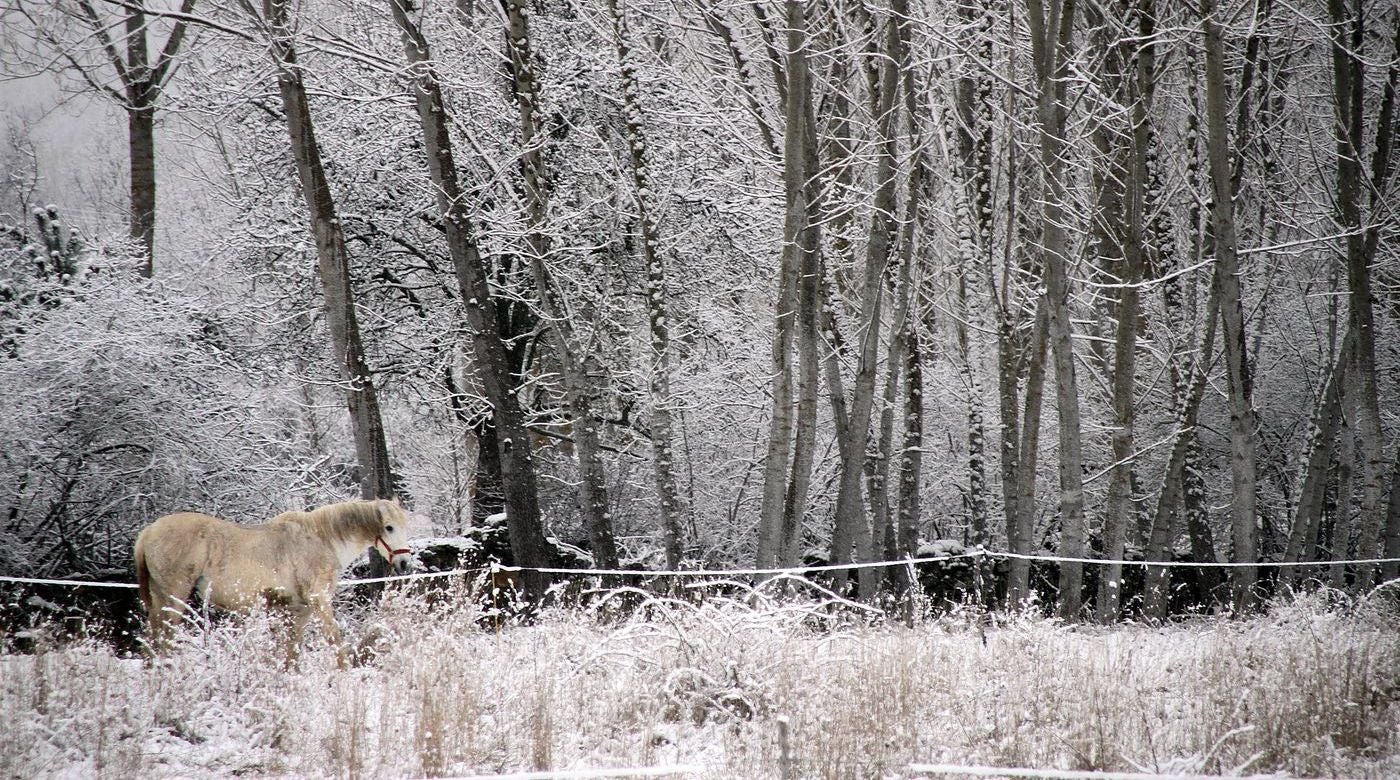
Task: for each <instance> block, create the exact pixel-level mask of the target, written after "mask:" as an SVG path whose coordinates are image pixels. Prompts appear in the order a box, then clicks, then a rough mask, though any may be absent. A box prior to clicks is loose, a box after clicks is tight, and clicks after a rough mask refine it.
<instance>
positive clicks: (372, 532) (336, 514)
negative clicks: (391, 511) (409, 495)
mask: <svg viewBox="0 0 1400 780" xmlns="http://www.w3.org/2000/svg"><path fill="white" fill-rule="evenodd" d="M379 504H380V502H379V501H342V502H341V503H339V504H327V505H326V506H323V507H318V508H316V509H313V510H311V511H310V512H284V513H282V514H280V515H278V516H276V517H274V518H272V519H271V520H269V521H268V522H270V523H296V524H297V525H299V526H301V527H302V528H305V529H307V530H308V531H311V532H312V533H314V534H316V535H317V536H320V537H321V538H322V539H325V540H327V541H331V542H360V541H365V540H371V541H372V540H373V539H374V538H375V537H376V536H378V535H379V533H380V528H381V527H382V524H381V520H380V518H379Z"/></svg>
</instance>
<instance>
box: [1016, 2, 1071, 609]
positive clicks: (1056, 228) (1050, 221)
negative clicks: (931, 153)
mask: <svg viewBox="0 0 1400 780" xmlns="http://www.w3.org/2000/svg"><path fill="white" fill-rule="evenodd" d="M1026 8H1027V10H1028V11H1029V22H1030V28H1031V52H1032V58H1033V60H1034V65H1035V75H1036V86H1037V91H1038V92H1037V100H1038V102H1037V109H1036V119H1037V121H1038V123H1039V139H1040V165H1041V168H1042V170H1043V176H1044V182H1045V202H1044V204H1043V206H1042V215H1041V250H1042V252H1043V253H1044V268H1045V296H1046V301H1047V307H1046V308H1047V314H1048V316H1049V327H1050V330H1049V340H1050V348H1051V355H1052V358H1053V360H1052V362H1053V365H1054V369H1055V400H1056V408H1057V412H1058V414H1059V423H1060V546H1059V554H1060V555H1062V556H1064V557H1066V558H1081V557H1083V555H1084V537H1085V530H1086V529H1085V527H1084V473H1083V464H1084V456H1083V441H1082V439H1081V436H1080V420H1079V388H1078V383H1077V380H1076V377H1075V371H1074V342H1073V340H1072V337H1071V333H1070V306H1071V304H1070V300H1069V279H1068V265H1069V255H1068V251H1069V242H1068V237H1067V235H1066V232H1065V227H1064V226H1065V224H1066V221H1067V214H1066V211H1065V204H1066V199H1067V195H1066V193H1065V185H1064V178H1065V160H1064V151H1065V135H1064V134H1065V104H1064V92H1065V86H1064V85H1065V79H1066V78H1067V77H1068V76H1067V70H1068V68H1067V65H1066V63H1067V61H1068V59H1069V55H1070V45H1071V32H1072V30H1073V27H1074V10H1075V5H1074V0H1050V2H1049V3H1045V2H1044V1H1043V0H1026ZM1083 583H1084V565H1083V564H1081V563H1076V562H1066V563H1062V564H1060V580H1059V590H1060V608H1059V612H1060V615H1061V616H1062V617H1064V618H1065V619H1067V620H1072V619H1076V618H1078V617H1079V611H1080V606H1081V605H1082V603H1083V596H1082V592H1081V591H1082V589H1083Z"/></svg>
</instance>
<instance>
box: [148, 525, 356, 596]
mask: <svg viewBox="0 0 1400 780" xmlns="http://www.w3.org/2000/svg"><path fill="white" fill-rule="evenodd" d="M303 535H304V532H303V531H302V530H301V529H300V528H299V527H297V526H295V525H291V524H285V523H277V522H275V521H274V522H268V523H261V524H258V525H241V524H238V523H233V522H230V521H228V520H223V519H220V518H217V517H212V516H210V515H206V514H201V513H199V512H180V513H177V514H173V515H166V516H165V517H162V518H160V519H158V520H156V521H155V522H154V523H151V524H150V525H149V526H147V527H146V528H145V530H143V531H142V532H141V533H140V535H139V536H138V537H137V548H138V549H139V550H141V552H142V554H144V556H145V559H146V560H145V564H146V566H147V569H148V572H149V576H150V577H151V578H152V580H153V581H154V582H156V583H158V584H159V585H160V587H162V588H163V589H164V590H165V592H166V593H169V594H170V595H173V596H176V597H177V598H181V599H186V598H188V596H189V594H190V593H191V592H192V591H193V589H194V588H195V587H196V584H197V583H199V582H203V586H202V587H204V588H206V589H207V592H203V593H201V595H202V596H203V597H205V598H207V599H208V600H209V602H210V603H212V604H213V605H215V606H219V607H222V608H226V609H247V608H249V607H252V606H254V605H256V604H258V603H260V602H262V601H264V600H265V599H266V598H269V597H275V596H280V597H284V598H285V597H290V598H294V599H300V598H301V596H302V595H303V593H302V591H304V590H306V589H307V583H305V582H303V581H302V580H304V579H306V578H308V577H309V578H310V579H312V580H315V581H317V584H319V580H323V579H325V580H328V579H329V578H330V577H333V575H334V570H333V568H331V565H327V562H326V561H322V560H320V558H322V557H326V554H325V553H322V552H321V551H320V550H316V549H310V550H308V549H307V545H306V544H305V540H304V539H302V538H301V537H302V536H303ZM293 558H296V559H297V560H293ZM331 560H332V565H333V559H331ZM322 570H325V571H328V572H330V574H329V575H325V574H323V573H322Z"/></svg>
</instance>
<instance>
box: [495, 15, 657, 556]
mask: <svg viewBox="0 0 1400 780" xmlns="http://www.w3.org/2000/svg"><path fill="white" fill-rule="evenodd" d="M513 1H518V0H513ZM608 7H609V10H610V11H611V12H612V17H613V24H614V28H615V29H614V32H615V34H616V38H617V57H618V61H619V62H620V63H621V64H622V85H623V86H622V111H623V117H624V119H625V121H626V124H627V147H628V149H630V150H631V161H632V183H633V185H634V186H635V187H636V189H637V193H636V198H637V211H638V213H639V215H640V217H641V225H642V260H643V261H644V262H645V263H646V267H647V286H646V301H647V324H648V326H649V328H650V331H651V361H650V363H651V365H650V366H649V368H650V375H651V426H650V427H651V431H650V435H651V447H652V466H653V471H654V473H655V477H656V492H657V497H658V498H659V500H660V502H661V527H662V530H663V532H664V534H665V546H666V568H668V569H671V570H672V571H674V570H676V569H678V568H680V563H681V552H682V548H683V544H682V541H683V540H682V536H681V497H680V490H679V488H678V487H677V483H676V474H675V454H674V433H673V430H674V422H673V420H672V416H671V331H670V325H669V324H668V322H667V317H666V266H665V259H664V256H663V254H662V251H661V227H660V225H659V223H658V217H657V214H656V211H655V209H654V204H653V203H652V202H651V201H650V199H649V197H648V193H650V192H651V191H652V184H651V180H650V173H649V171H650V149H651V147H650V145H649V144H648V143H647V137H646V132H645V130H644V128H643V125H642V109H641V106H640V105H639V104H638V96H639V94H640V89H641V85H640V84H639V83H638V80H637V77H636V69H637V62H636V61H635V58H634V57H633V55H632V49H631V47H632V44H631V42H630V41H629V40H628V31H627V20H626V18H625V17H624V16H623V14H622V11H621V10H620V9H619V7H618V5H617V2H616V0H609V2H608Z"/></svg>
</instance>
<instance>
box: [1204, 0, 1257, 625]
mask: <svg viewBox="0 0 1400 780" xmlns="http://www.w3.org/2000/svg"><path fill="white" fill-rule="evenodd" d="M1201 17H1202V20H1203V22H1202V23H1203V26H1204V31H1205V66H1206V67H1205V81H1206V135H1207V157H1208V159H1209V167H1210V182H1211V199H1212V214H1211V220H1212V228H1213V230H1212V233H1213V237H1214V242H1215V264H1216V284H1217V285H1218V287H1219V291H1220V300H1219V306H1220V309H1221V312H1220V322H1221V325H1222V329H1221V330H1222V332H1223V338H1224V341H1225V363H1226V374H1227V378H1228V385H1229V407H1230V475H1231V483H1232V486H1233V488H1234V500H1233V502H1232V503H1231V518H1232V519H1231V537H1232V541H1233V542H1234V549H1233V552H1232V556H1231V559H1232V560H1233V561H1234V562H1236V563H1254V562H1256V561H1258V551H1257V548H1256V547H1257V541H1256V538H1257V535H1256V530H1255V526H1256V523H1257V517H1256V500H1257V499H1256V491H1257V473H1256V472H1257V465H1256V463H1255V444H1254V427H1255V423H1254V410H1253V408H1252V406H1251V401H1250V377H1249V359H1248V355H1246V354H1245V328H1244V306H1243V303H1242V292H1241V289H1240V288H1241V284H1240V265H1239V255H1238V249H1237V240H1236V237H1235V207H1234V186H1233V184H1232V181H1231V179H1232V177H1231V154H1232V152H1231V148H1230V139H1229V130H1228V128H1227V126H1226V121H1227V114H1228V103H1229V96H1228V95H1227V94H1226V91H1225V42H1224V37H1223V34H1222V32H1221V27H1220V22H1219V21H1218V20H1217V19H1216V18H1215V17H1216V3H1215V0H1201ZM1231 571H1232V572H1233V575H1232V578H1231V591H1232V598H1233V600H1234V605H1235V608H1236V609H1237V610H1241V611H1248V610H1250V609H1252V608H1253V606H1254V603H1255V594H1254V583H1255V580H1256V579H1257V577H1258V570H1257V569H1255V568H1254V567H1252V566H1241V567H1238V568H1235V569H1232V570H1231Z"/></svg>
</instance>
